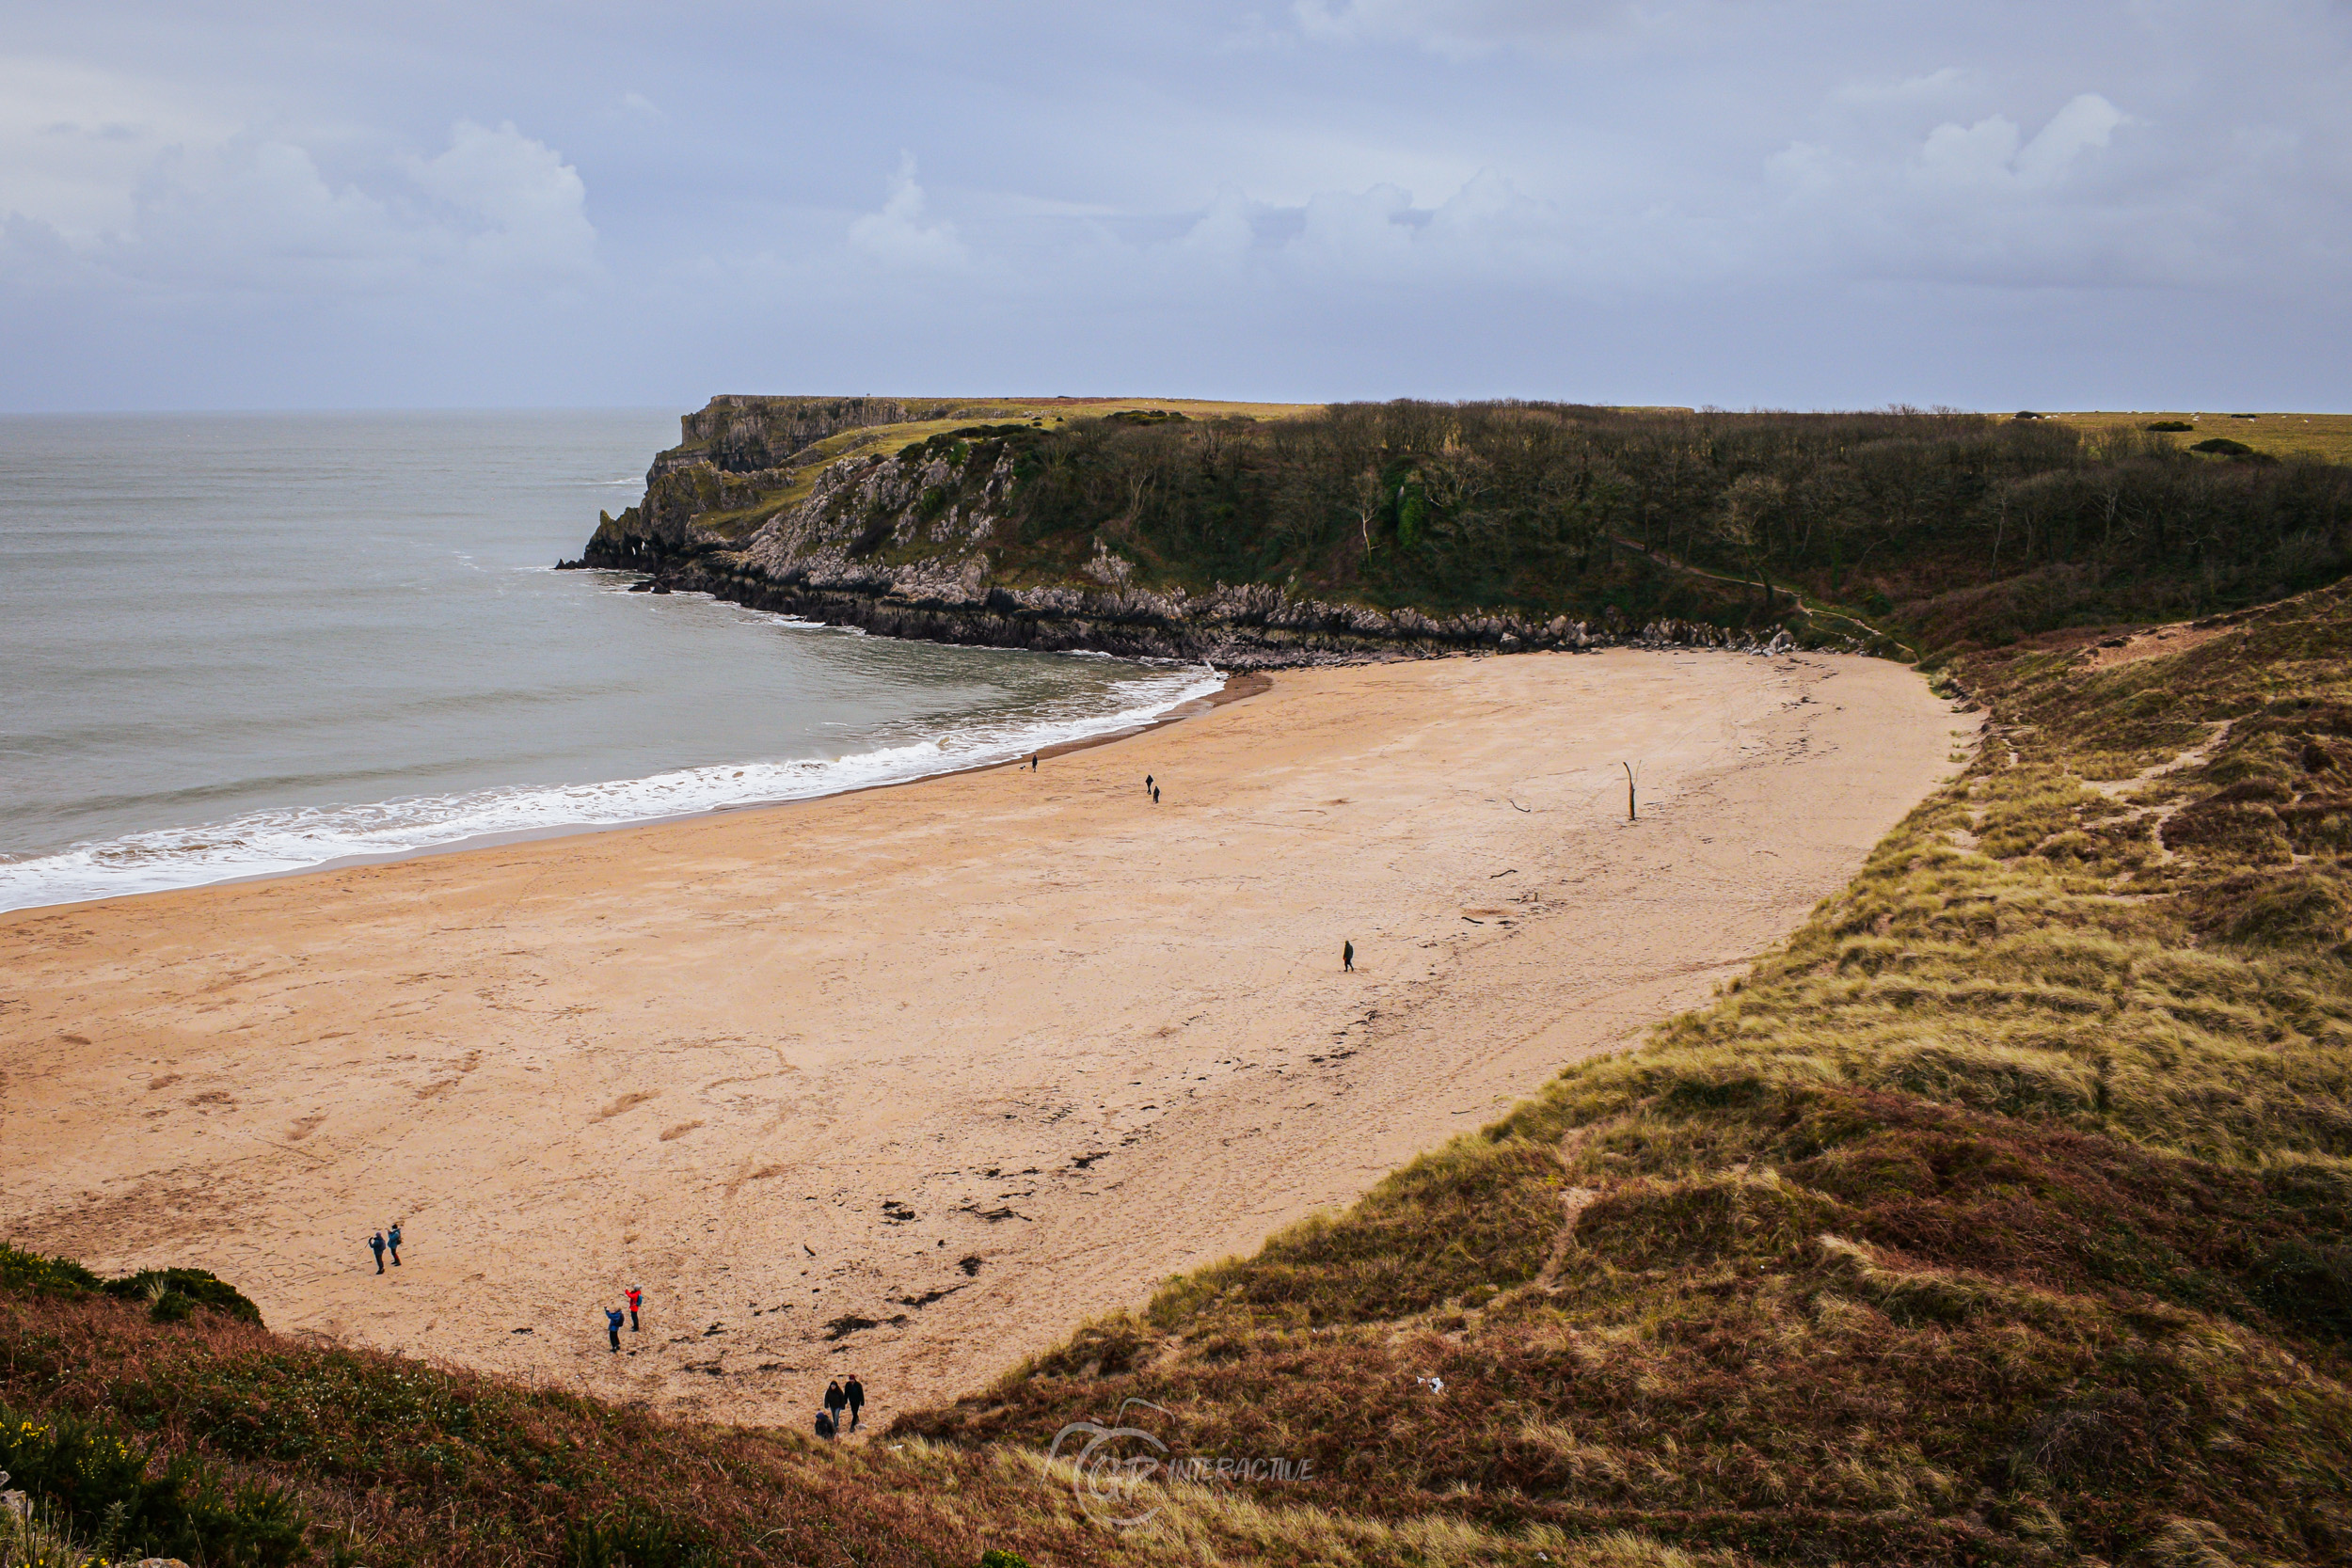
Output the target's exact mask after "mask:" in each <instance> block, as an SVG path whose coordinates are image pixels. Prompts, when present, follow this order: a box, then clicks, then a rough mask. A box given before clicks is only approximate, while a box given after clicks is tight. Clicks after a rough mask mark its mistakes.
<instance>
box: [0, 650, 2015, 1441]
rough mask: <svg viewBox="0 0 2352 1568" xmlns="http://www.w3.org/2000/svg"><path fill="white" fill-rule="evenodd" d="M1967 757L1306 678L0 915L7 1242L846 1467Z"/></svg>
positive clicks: (1488, 665)
mask: <svg viewBox="0 0 2352 1568" xmlns="http://www.w3.org/2000/svg"><path fill="white" fill-rule="evenodd" d="M1975 722H1976V721H1974V720H1963V719H1959V718H1956V717H1955V716H1953V714H1952V713H1951V711H1950V709H1949V706H1948V705H1947V704H1945V703H1942V702H1940V701H1938V700H1936V699H1935V698H1933V697H1932V696H1931V694H1930V693H1929V692H1928V691H1927V689H1926V687H1925V685H1924V683H1923V682H1922V681H1921V680H1920V679H1919V677H1918V676H1917V675H1915V674H1914V673H1911V672H1909V671H1907V670H1905V669H1902V668H1900V667H1899V666H1896V665H1892V664H1887V663H1883V662H1878V661H1874V660H1868V659H1860V658H1842V657H1815V656H1806V657H1793V658H1781V659H1772V660H1767V659H1763V658H1757V657H1747V656H1739V655H1729V654H1719V653H1679V654H1668V653H1637V652H1612V653H1608V654H1602V655H1597V656H1567V655H1531V656H1523V657H1509V658H1482V659H1447V660H1437V661H1429V662H1420V663H1406V664H1392V665H1382V666H1374V667H1366V668H1355V669H1344V670H1327V671H1309V672H1296V673H1285V674H1281V675H1278V676H1277V677H1275V680H1274V683H1273V686H1272V688H1271V689H1268V690H1266V691H1264V692H1263V693H1262V694H1260V695H1257V696H1254V697H1251V698H1249V699H1248V700H1247V701H1242V702H1238V703H1234V704H1231V705H1225V706H1221V707H1218V708H1216V709H1215V710H1214V711H1212V712H1209V713H1206V714H1203V715H1201V716H1200V717H1197V718H1193V719H1190V720H1187V721H1184V722H1183V723H1181V724H1176V725H1172V726H1168V727H1165V728H1161V729H1156V730H1152V731H1150V732H1147V733H1145V734H1142V735H1137V736H1131V737H1128V738H1126V739H1122V740H1119V741H1115V742H1113V743H1111V744H1108V745H1104V746H1100V747H1094V748H1089V749H1087V750H1083V751H1077V752H1069V753H1067V754H1064V755H1061V756H1057V757H1053V758H1050V759H1048V760H1047V761H1046V762H1045V763H1044V764H1043V766H1042V767H1041V769H1040V770H1039V771H1037V772H1035V773H1031V772H1029V771H1028V770H1026V769H1021V768H1007V769H1000V770H995V771H990V772H984V773H970V774H961V775H956V776H952V777H946V778H941V779H935V780H930V781H927V782H925V783H922V784H913V785H909V786H906V787H903V788H896V789H885V790H877V791H871V792H867V793H864V794H858V795H850V796H842V797H835V798H833V799H830V800H818V801H810V802H804V803H802V804H798V805H790V806H782V807H776V808H772V809H765V810H759V811H749V812H734V813H727V814H723V815H721V816H712V817H708V818H703V819H697V820H694V821H689V822H673V823H664V824H660V825H658V826H651V827H644V828H634V829H628V830H621V831H615V832H603V833H596V834H592V835H586V836H577V837H567V838H561V839H552V840H542V841H535V842H529V843H520V844H512V845H504V846H500V847H493V848H485V849H479V850H473V851H469V852H467V853H463V854H453V855H441V856H435V857H430V858H426V859H421V860H416V861H410V862H405V863H399V864H393V865H383V866H371V867H362V868H356V869H348V870H341V871H332V872H324V873H319V874H316V875H312V876H307V877H300V878H294V879H282V880H273V881H268V882H260V883H250V884H242V885H235V886H225V887H216V888H208V889H197V890H192V891H187V892H181V893H167V894H156V895H146V896H142V897H137V898H129V899H119V900H114V901H111V902H106V903H97V904H82V905H74V906H71V907H67V908H64V909H59V910H53V911H19V912H17V913H14V914H9V915H0V977H4V978H0V1047H5V1058H4V1059H0V1074H4V1076H0V1171H4V1172H5V1202H0V1232H5V1233H6V1234H7V1235H8V1238H9V1239H11V1240H13V1241H14V1242H15V1243H17V1244H19V1245H29V1246H34V1247H37V1248H40V1249H41V1250H45V1251H56V1252H62V1253H67V1254H71V1255H73V1256H76V1257H79V1258H82V1259H85V1260H87V1261H88V1262H89V1263H90V1264H91V1265H92V1266H94V1267H98V1268H101V1269H103V1270H107V1271H109V1272H121V1271H127V1270H130V1269H133V1268H136V1267H147V1266H156V1265H162V1264H167V1263H177V1264H189V1265H195V1266H199V1267H204V1268H210V1269H212V1270H214V1271H215V1272H216V1273H218V1274H219V1275H222V1276H223V1277H225V1278H228V1279H230V1280H231V1281H233V1282H235V1283H236V1284H238V1285H239V1286H240V1287H241V1288H243V1289H244V1290H245V1291H246V1293H247V1294H248V1295H250V1296H252V1297H253V1298H254V1299H255V1300H256V1301H257V1302H259V1303H260V1305H261V1307H262V1311H263V1313H264V1315H265V1316H266V1317H267V1319H268V1321H269V1322H270V1323H271V1324H272V1325H273V1326H275V1327H277V1328H279V1329H281V1330H287V1331H292V1332H310V1333H316V1334H320V1335H325V1336H329V1337H332V1338H338V1339H342V1340H345V1341H348V1342H352V1343H357V1344H365V1345H372V1346H376V1347H380V1348H384V1349H396V1350H401V1351H404V1352H406V1353H408V1354H419V1355H429V1356H434V1357H438V1358H443V1359H446V1360H450V1361H453V1362H458V1363H462V1364H466V1365H470V1366H477V1367H485V1368H491V1369H495V1370H501V1371H504V1372H509V1373H514V1374H518V1375H522V1376H527V1377H533V1378H551V1379H557V1380H561V1381H563V1382H564V1383H566V1384H570V1385H572V1386H584V1387H586V1388H589V1389H592V1390H595V1391H596V1392H597V1393H599V1394H603V1395H606V1396H611V1397H619V1398H643V1399H645V1400H647V1401H650V1402H654V1403H655V1404H657V1405H660V1406H662V1407H665V1408H670V1409H674V1410H678V1411H681V1412H694V1413H700V1414H705V1415H708V1416H712V1417H716V1418H727V1419H736V1420H762V1421H764V1420H775V1421H785V1422H790V1423H794V1424H802V1423H804V1422H805V1421H806V1419H807V1418H808V1417H809V1415H810V1414H811V1413H812V1412H813V1410H814V1408H815V1402H816V1396H817V1394H818V1391H820V1390H821V1389H822V1387H823V1386H824V1383H825V1380H826V1379H827V1378H828V1377H831V1376H836V1375H843V1374H846V1373H847V1372H849V1371H851V1370H855V1371H857V1372H859V1373H860V1374H861V1375H862V1376H863V1377H864V1379H865V1381H866V1386H867V1388H868V1390H869V1394H870V1396H871V1397H872V1398H873V1400H874V1403H873V1404H872V1405H869V1407H868V1421H867V1424H868V1426H869V1427H870V1426H872V1425H874V1424H875V1418H877V1417H879V1418H881V1420H882V1421H887V1419H888V1418H889V1416H890V1415H891V1413H892V1412H893V1411H895V1410H897V1409H900V1408H905V1407H907V1406H909V1405H912V1404H914V1403H920V1402H930V1401H934V1400H938V1399H942V1398H946V1397H950V1396H952V1395H954V1394H956V1393H959V1392H962V1391H965V1390H968V1389H971V1388H974V1387H976V1386H980V1385H982V1384H984V1383H985V1382H986V1381H988V1380H989V1379H990V1378H991V1377H993V1375H995V1374H996V1373H997V1372H999V1371H1001V1370H1004V1369H1005V1368H1007V1367H1008V1366H1009V1365H1011V1364H1012V1363H1014V1362H1015V1361H1017V1360H1018V1359H1019V1358H1020V1357H1021V1356H1022V1355H1024V1354H1029V1353H1031V1352H1034V1351H1037V1350H1040V1349H1042V1348H1044V1347H1045V1346H1047V1345H1049V1344H1051V1343H1053V1342H1054V1341H1055V1340H1057V1338H1061V1337H1062V1336H1064V1335H1065V1334H1067V1333H1068V1331H1069V1330H1070V1329H1071V1328H1073V1327H1074V1326H1075V1325H1076V1324H1078V1323H1081V1322H1082V1321H1084V1320H1085V1319H1087V1318H1089V1317H1093V1316H1098V1315H1100V1314H1102V1313H1104V1312H1107V1311H1112V1310H1115V1309H1118V1308H1120V1307H1127V1306H1135V1305H1139V1304H1140V1303H1141V1302H1142V1301H1143V1300H1145V1299H1146V1298H1147V1297H1148V1295H1149V1294H1150V1291H1151V1290H1152V1286H1153V1285H1154V1284H1155V1283H1156V1282H1157V1281H1158V1280H1159V1279H1161V1278H1162V1277H1164V1276H1165V1275H1168V1274H1170V1273H1173V1272H1175V1271H1178V1270H1181V1269H1184V1268H1188V1267H1192V1266H1195V1265H1198V1264H1200V1263H1203V1262H1207V1261H1211V1260H1213V1259H1216V1258H1219V1257H1222V1256H1225V1255H1227V1254H1230V1253H1233V1252H1236V1251H1246V1250H1248V1249H1250V1248H1252V1247H1254V1246H1255V1245H1256V1243H1258V1242H1259V1241H1261V1240H1262V1239H1263V1237H1264V1236H1265V1235H1266V1233H1267V1232H1269V1231H1270V1230H1272V1229H1274V1228H1276V1227H1279V1226H1281V1225H1283V1224H1286V1223H1288V1222H1290V1221H1292V1220H1295V1219H1297V1218H1299V1217H1301V1216H1302V1215H1304V1214H1306V1213H1308V1212H1311V1211H1313V1210H1315V1209H1318V1208H1324V1207H1329V1206H1334V1205H1339V1204H1344V1203H1346V1202H1347V1201H1349V1200H1350V1199H1352V1198H1353V1197H1354V1196H1357V1195H1358V1194H1359V1193H1360V1192H1362V1191H1363V1190H1364V1188H1365V1187H1367V1186H1368V1185H1370V1184H1371V1183H1372V1182H1373V1181H1375V1180H1378V1178H1379V1177H1380V1176H1381V1175H1382V1174H1383V1173H1384V1172H1386V1171H1388V1170H1389V1169H1391V1168H1392V1167H1393V1166H1395V1165H1396V1164H1399V1163H1401V1162H1402V1161H1404V1160H1406V1159H1408V1158H1410V1157H1411V1156H1412V1155H1413V1154H1414V1153H1415V1152H1417V1151H1419V1150H1422V1149H1425V1148H1431V1147H1433V1146H1435V1145H1437V1144H1438V1143H1441V1142H1442V1141H1444V1140H1445V1139H1446V1138H1448V1137H1450V1136H1452V1135H1454V1133H1456V1132H1464V1131H1467V1130H1470V1129H1474V1128H1475V1127H1477V1126H1479V1125H1480V1124H1481V1123H1483V1122H1484V1121H1486V1120H1487V1119H1489V1118H1490V1117H1492V1116H1493V1115H1494V1114H1495V1113H1497V1112H1498V1111H1500V1110H1501V1109H1502V1108H1503V1107H1504V1106H1506V1105H1507V1104H1508V1103H1510V1102H1511V1101H1513V1100H1515V1099H1517V1098H1518V1097H1519V1096H1520V1095H1522V1094H1524V1093H1526V1092H1527V1091H1529V1090H1531V1089H1533V1088H1534V1087H1535V1086H1536V1085H1539V1084H1540V1083H1541V1082H1542V1081H1543V1080H1544V1079H1545V1078H1546V1077H1547V1076H1549V1074H1550V1073H1551V1072H1553V1071H1555V1070H1557V1069H1559V1068H1560V1067H1561V1066H1562V1065H1564V1064H1565V1063H1567V1062H1569V1061H1572V1060H1575V1059H1577V1058H1579V1057H1581V1056H1584V1055H1587V1054H1589V1053H1594V1052H1597V1051H1603V1050H1608V1049H1611V1048H1613V1047H1616V1046H1618V1045H1621V1044H1624V1043H1627V1042H1629V1041H1630V1040H1633V1039H1635V1038H1638V1037H1639V1035H1640V1033H1641V1031H1642V1030H1643V1029H1644V1028H1645V1027H1646V1026H1647V1025H1648V1024H1649V1023H1650V1022H1654V1021H1656V1020H1657V1019H1658V1018H1660V1017H1661V1016H1663V1015H1665V1014H1666V1013H1669V1012H1671V1011H1673V1010H1675V1009H1677V1008H1678V1007H1681V1006H1688V1005H1690V1004H1692V1003H1693V1002H1696V1001H1699V1000H1702V999H1704V998H1705V997H1706V996H1707V994H1708V991H1709V990H1710V988H1711V987H1712V986H1713V985H1714V984H1716V983H1717V982H1719V981H1720V980H1722V979H1723V978H1724V977H1726V976H1727V975H1729V974H1733V973H1736V972H1737V971H1738V969H1739V967H1740V965H1741V964H1742V963H1743V962H1744V961H1745V960H1746V959H1747V958H1750V957H1752V956H1753V955H1755V954H1756V952H1758V951H1759V950H1761V949H1762V948H1764V947H1766V946H1768V945H1770V944H1771V943H1772V942H1773V941H1775V940H1776V939H1778V938H1779V937H1781V936H1782V935H1784V934H1785V933H1786V932H1788V930H1790V929H1792V928H1793V927H1795V926H1796V925H1797V924H1798V923H1799V922H1801V921H1802V920H1803V918H1804V914H1805V912H1806V911H1808V910H1809V909H1810V908H1811V907H1812V905H1813V904H1814V902H1815V901H1816V900H1818V899H1819V898H1820V897H1821V896H1823V895H1826V894H1828V893H1830V892H1832V891H1834V890H1835V889H1836V887H1837V886H1838V885H1839V884H1840V883H1842V881H1843V880H1844V879H1846V878H1847V877H1848V876H1850V875H1851V873H1852V871H1853V870H1854V869H1855V867H1856V866H1858V865H1859V863H1861V860H1862V858H1863V856H1864V854H1865V852H1866V851H1867V848H1868V847H1869V846H1870V845H1871V844H1872V843H1873V842H1874V841H1875V840H1876V839H1877V838H1878V837H1879V836H1880V835H1881V834H1882V833H1883V832H1885V831H1886V829H1888V828H1889V827H1891V826H1892V825H1893V824H1894V823H1895V822H1896V821H1897V820H1898V819H1899V818H1900V816H1902V815H1903V814H1904V812H1906V811H1907V810H1908V809H1909V808H1910V807H1911V806H1912V805H1913V804H1914V803H1915V801H1916V800H1919V799H1920V798H1921V797H1922V796H1923V795H1924V794H1925V793H1926V792H1927V791H1928V790H1929V789H1930V788H1931V786H1932V785H1933V784H1934V783H1935V782H1936V781H1937V780H1938V779H1939V778H1941V777H1942V776H1944V775H1946V774H1947V773H1949V772H1950V771H1951V770H1952V768H1953V764H1952V763H1951V761H1950V759H1949V754H1950V752H1952V750H1953V747H1954V745H1955V736H1957V735H1959V734H1961V733H1963V732H1966V733H1971V734H1972V733H1973V731H1974V727H1975ZM1621 759H1633V760H1638V761H1640V762H1641V764H1642V782H1643V788H1642V795H1643V809H1642V820H1641V821H1640V822H1639V823H1638V824H1628V823H1627V821H1626V819H1625V781H1624V775H1623V773H1622V772H1621V771H1620V770H1619V769H1618V768H1617V764H1618V762H1619V761H1620V760H1621ZM1147 773H1148V774H1152V775H1153V776H1154V777H1156V778H1157V779H1158V781H1159V783H1160V785H1161V789H1162V798H1161V800H1160V803H1159V804H1158V805H1156V806H1154V805H1153V804H1152V801H1151V800H1150V799H1149V798H1148V797H1147V795H1146V794H1145V791H1144V786H1143V780H1144V776H1145V775H1146V774H1147ZM1351 940H1352V941H1353V942H1354V943H1355V945H1356V953H1357V973H1355V974H1343V973H1341V969H1340V948H1341V943H1342V942H1343V941H1351ZM396 1216H397V1217H400V1218H402V1219H404V1220H405V1222H406V1231H407V1241H406V1244H405V1247H404V1249H403V1250H404V1259H405V1261H404V1263H403V1265H402V1266H401V1267H400V1268H398V1269H397V1270H393V1271H391V1272H389V1273H388V1274H387V1275H383V1276H381V1277H378V1276H377V1275H376V1274H375V1273H374V1268H373V1263H372V1262H371V1261H370V1259H369V1256H368V1252H367V1248H366V1245H365V1243H366V1239H367V1235H368V1232H369V1230H370V1229H371V1228H373V1227H376V1226H379V1225H382V1224H384V1223H386V1222H388V1221H389V1220H391V1219H393V1218H394V1217H396ZM631 1284H635V1285H640V1286H642V1287H643V1288H644V1291H645V1292H646V1298H647V1308H648V1310H647V1312H646V1316H645V1328H644V1332H643V1333H639V1334H633V1335H632V1334H629V1333H628V1332H624V1333H623V1335H622V1340H623V1345H624V1349H625V1351H626V1353H627V1354H622V1355H618V1356H615V1355H612V1354H610V1353H609V1352H608V1351H607V1349H606V1345H605V1338H604V1333H603V1322H604V1320H603V1313H602V1307H604V1306H606V1305H608V1304H617V1300H618V1295H619V1292H620V1291H621V1289H622V1288H623V1287H625V1286H628V1285H631Z"/></svg>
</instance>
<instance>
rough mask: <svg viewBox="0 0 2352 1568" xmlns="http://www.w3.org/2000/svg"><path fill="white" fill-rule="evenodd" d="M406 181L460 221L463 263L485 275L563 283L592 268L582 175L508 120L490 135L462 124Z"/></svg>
mask: <svg viewBox="0 0 2352 1568" xmlns="http://www.w3.org/2000/svg"><path fill="white" fill-rule="evenodd" d="M408 175H409V178H410V179H411V180H413V181H414V182H416V184H417V186H418V188H419V189H421V190H422V191H424V192H425V193H427V194H428V195H430V196H434V197H437V198H439V199H440V200H441V201H443V202H445V203H447V204H448V205H449V206H451V207H453V208H454V209H456V211H457V212H458V213H459V214H462V215H463V219H464V220H465V222H466V225H467V227H468V228H469V230H470V231H469V232H468V233H467V234H466V236H465V241H464V247H465V250H466V253H467V257H468V259H469V261H470V262H471V263H472V264H473V265H474V266H475V267H477V268H478V269H480V271H481V272H482V273H484V274H485V276H497V275H506V276H514V277H567V276H580V275H585V274H588V273H591V272H593V271H594V270H595V269H596V230H595V229H594V228H593V227H591V226H590V224H589V222H588V215H587V213H586V211H585V208H586V204H587V199H588V188H587V186H586V185H585V184H583V183H582V182H581V181H580V171H579V170H577V169H575V168H573V167H572V166H570V165H569V164H566V163H565V162H564V159H563V156H562V155H561V154H560V153H558V152H557V151H556V150H554V149H553V148H551V147H548V145H547V144H546V143H544V142H538V141H533V140H532V138H531V137H529V136H526V135H523V134H522V133H521V132H519V131H517V130H516V129H515V125H514V122H513V121H512V120H509V121H506V122H505V123H503V124H501V125H500V126H499V128H498V129H497V130H495V131H492V130H487V129H485V128H484V127H482V126H480V125H476V124H475V123H473V121H471V120H465V119H461V120H459V121H458V122H457V124H456V125H455V126H454V127H453V129H452V130H451V132H450V145H449V150H448V151H446V152H444V153H442V154H441V155H440V156H439V157H437V158H432V159H412V160H410V161H409V164H408Z"/></svg>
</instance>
